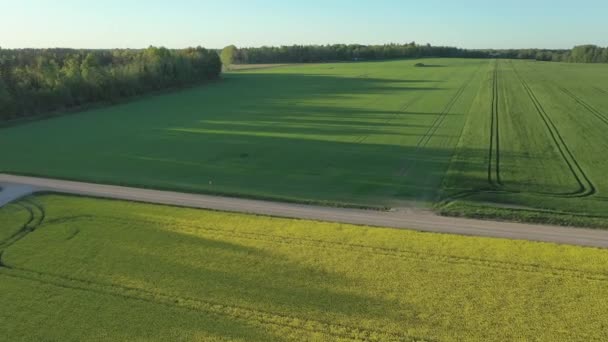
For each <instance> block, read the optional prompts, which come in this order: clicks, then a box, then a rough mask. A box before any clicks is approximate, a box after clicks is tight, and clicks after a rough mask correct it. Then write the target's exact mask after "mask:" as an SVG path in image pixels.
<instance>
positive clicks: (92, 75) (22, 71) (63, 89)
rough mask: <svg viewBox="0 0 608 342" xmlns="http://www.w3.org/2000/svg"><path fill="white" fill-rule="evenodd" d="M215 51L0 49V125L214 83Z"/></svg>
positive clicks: (218, 66) (217, 67)
mask: <svg viewBox="0 0 608 342" xmlns="http://www.w3.org/2000/svg"><path fill="white" fill-rule="evenodd" d="M221 68H222V65H221V61H220V59H219V56H218V54H217V52H216V51H213V50H207V49H204V48H201V47H197V48H187V49H182V50H169V49H166V48H162V47H161V48H157V47H149V48H147V49H143V50H128V49H127V50H120V49H115V50H72V49H19V50H5V49H0V120H11V119H17V118H22V117H28V116H34V115H39V114H41V113H47V112H53V111H58V110H66V109H70V108H80V107H83V106H85V105H88V104H91V103H98V102H109V103H112V102H117V101H120V100H121V99H125V98H128V97H132V96H137V95H142V94H146V93H149V92H153V91H159V90H163V89H169V88H178V87H183V86H188V85H193V84H198V83H201V82H204V81H208V80H213V79H217V78H218V77H219V75H220V73H221Z"/></svg>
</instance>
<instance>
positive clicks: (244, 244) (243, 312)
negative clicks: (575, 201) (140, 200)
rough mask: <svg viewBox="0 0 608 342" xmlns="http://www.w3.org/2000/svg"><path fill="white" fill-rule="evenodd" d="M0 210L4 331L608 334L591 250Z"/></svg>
mask: <svg viewBox="0 0 608 342" xmlns="http://www.w3.org/2000/svg"><path fill="white" fill-rule="evenodd" d="M0 218H1V219H2V222H3V223H5V224H3V225H2V227H0V241H1V245H0V251H1V252H0V254H1V258H0V265H1V267H0V305H1V306H2V308H3V309H2V310H0V334H1V335H2V336H4V337H7V338H9V339H10V340H41V339H45V340H62V341H72V340H73V341H81V340H142V339H143V340H159V341H166V340H206V341H207V340H247V341H273V340H303V339H304V340H319V341H324V340H351V339H368V340H414V339H417V340H422V339H424V340H444V339H447V340H504V339H507V340H530V339H540V340H572V339H584V340H594V339H596V340H605V339H606V338H608V335H606V329H605V322H606V320H607V319H608V317H607V314H606V312H608V310H606V309H607V307H606V303H608V301H607V300H606V299H607V298H608V287H607V286H606V281H608V268H607V266H606V265H608V252H607V251H605V250H600V249H591V248H581V247H571V246H558V245H553V244H544V243H533V242H524V241H509V240H499V239H487V238H473V237H458V236H451V235H438V234H429V233H417V232H412V231H401V230H390V229H378V228H366V227H356V226H350V225H343V224H334V223H321V222H312V221H305V220H289V219H280V218H270V217H262V216H250V215H240V214H228V213H221V212H211V211H201V210H192V209H178V208H172V207H164V206H153V205H145V204H135V203H128V202H119V201H109V200H94V199H87V198H80V197H67V196H58V195H40V196H36V197H30V198H27V199H24V200H22V201H20V202H17V203H14V204H11V205H9V206H7V207H5V208H2V209H0ZM24 224H25V226H23V225H24ZM22 228H23V229H22ZM168 317H170V318H171V319H167V318H168Z"/></svg>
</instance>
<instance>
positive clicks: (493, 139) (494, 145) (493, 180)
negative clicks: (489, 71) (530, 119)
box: [488, 60, 503, 188]
mask: <svg viewBox="0 0 608 342" xmlns="http://www.w3.org/2000/svg"><path fill="white" fill-rule="evenodd" d="M492 83H493V84H492V118H491V120H490V147H489V150H488V183H489V184H490V186H492V187H494V188H498V187H501V186H502V185H503V184H502V180H501V179H500V130H499V112H498V111H499V87H498V60H496V62H495V65H494V73H493V81H492Z"/></svg>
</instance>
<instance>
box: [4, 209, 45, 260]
mask: <svg viewBox="0 0 608 342" xmlns="http://www.w3.org/2000/svg"><path fill="white" fill-rule="evenodd" d="M17 205H18V206H20V207H21V208H23V209H25V210H26V211H27V212H28V215H29V218H28V221H27V222H26V223H25V224H24V225H23V226H22V227H21V229H19V230H18V231H17V232H15V233H14V234H13V235H11V236H10V237H8V238H6V239H4V240H3V241H1V242H0V251H3V250H5V249H6V248H8V247H10V246H12V245H14V244H15V243H17V242H18V241H20V240H22V239H23V238H25V237H26V236H27V235H28V234H30V233H32V232H34V231H35V230H36V229H37V228H38V227H39V226H40V225H41V224H42V222H43V221H44V218H45V213H44V209H43V208H42V207H41V206H40V205H38V204H37V203H35V202H33V201H28V200H23V201H21V202H20V203H17Z"/></svg>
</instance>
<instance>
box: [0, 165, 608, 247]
mask: <svg viewBox="0 0 608 342" xmlns="http://www.w3.org/2000/svg"><path fill="white" fill-rule="evenodd" d="M0 187H2V188H3V191H2V192H0V206H2V205H4V204H6V203H8V202H10V201H14V200H16V199H18V198H20V197H23V196H26V195H28V194H31V193H35V192H44V191H47V192H57V193H63V194H75V195H85V196H92V197H102V198H112V199H120V200H129V201H137V202H145V203H156V204H166V205H176V206H183V207H190V208H201V209H214V210H222V211H231V212H239V213H251V214H261V215H272V216H279V217H289V218H301V219H311V220H320V221H329V222H341V223H352V224H358V225H369V226H378V227H389V228H402V229H413V230H418V231H426V232H437V233H449V234H460V235H473V236H486V237H497V238H507V239H518V240H531V241H544V242H554V243H562V244H571V245H580V246H592V247H602V248H608V231H605V230H594V229H582V228H566V227H554V226H543V225H533V224H520V223H509V222H494V221H480V220H472V219H462V218H450V217H442V216H438V215H436V214H434V213H432V212H430V211H424V210H413V209H404V210H395V211H391V212H379V211H371V210H360V209H344V208H331V207H321V206H311V205H302V204H291V203H280V202H269V201H259V200H249V199H240V198H230V197H220V196H209V195H197V194H187V193H179V192H171V191H157V190H148V189H138V188H128V187H120V186H112V185H100V184H90V183H81V182H71V181H62V180H54V179H44V178H33V177H22V176H12V175H4V174H0Z"/></svg>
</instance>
